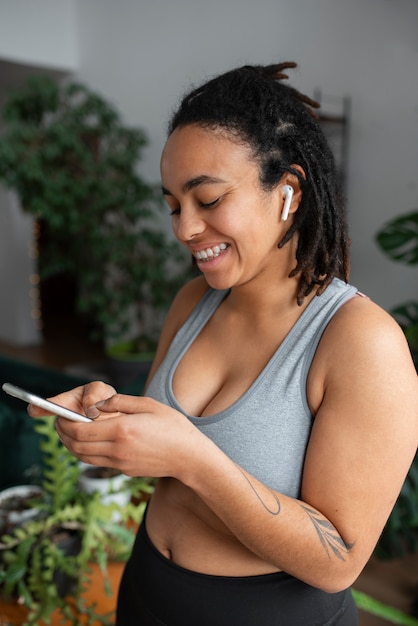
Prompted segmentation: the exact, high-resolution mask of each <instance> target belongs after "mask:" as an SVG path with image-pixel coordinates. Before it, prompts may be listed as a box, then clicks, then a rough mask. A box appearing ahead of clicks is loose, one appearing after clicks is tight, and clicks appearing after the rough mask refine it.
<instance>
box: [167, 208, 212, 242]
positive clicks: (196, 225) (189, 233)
mask: <svg viewBox="0 0 418 626" xmlns="http://www.w3.org/2000/svg"><path fill="white" fill-rule="evenodd" d="M205 228H206V223H205V221H204V219H202V216H201V215H200V214H199V212H198V211H197V210H196V209H194V208H182V209H181V212H180V215H179V216H178V218H177V219H176V220H175V221H174V225H173V230H174V234H175V236H176V237H177V239H179V240H180V241H182V242H184V243H186V242H188V241H190V240H192V239H194V238H195V237H197V236H198V235H200V234H201V233H203V232H204V231H205Z"/></svg>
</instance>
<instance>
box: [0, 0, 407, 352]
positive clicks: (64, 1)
mask: <svg viewBox="0 0 418 626" xmlns="http://www.w3.org/2000/svg"><path fill="white" fill-rule="evenodd" d="M283 60H293V61H296V62H297V63H298V68H297V69H296V70H294V71H292V72H291V74H290V82H291V83H292V84H293V85H294V86H295V87H297V88H298V89H301V90H302V91H303V92H305V93H307V94H308V95H311V96H318V97H320V99H321V101H322V104H323V111H324V113H326V112H330V113H332V114H334V113H335V115H337V116H338V117H340V116H342V119H344V124H345V125H343V126H341V125H340V126H339V127H338V128H337V130H336V131H335V132H336V133H337V134H338V133H340V137H339V138H337V142H341V141H342V142H343V147H342V148H341V145H340V147H339V148H338V150H339V149H340V148H341V150H342V157H341V158H342V166H343V168H344V177H345V194H346V201H347V208H348V214H349V222H350V228H351V237H352V275H351V282H352V283H354V284H355V285H356V286H357V287H358V288H359V289H360V290H361V291H363V292H365V293H367V294H368V295H369V296H370V297H371V298H373V299H374V300H375V301H376V302H378V303H379V304H380V305H381V306H383V307H384V308H386V309H390V308H391V307H392V306H394V305H396V304H397V303H398V302H401V301H404V300H407V299H409V298H411V297H412V296H414V295H415V294H416V292H417V275H416V270H415V269H414V268H412V267H405V266H404V265H398V264H396V263H393V262H392V261H391V260H390V259H388V258H386V257H385V256H384V255H383V254H382V252H381V251H380V250H379V249H378V248H377V246H376V243H375V241H374V237H375V234H376V232H377V231H378V230H379V229H380V228H381V227H382V225H383V224H384V223H385V222H387V221H388V220H390V219H392V218H393V217H394V216H397V215H400V214H403V213H407V212H408V211H411V210H413V209H416V208H417V206H418V189H417V173H418V3H417V2H416V0H351V1H350V2H346V1H345V0H309V2H308V1H307V0H257V2H254V1H253V0H211V2H205V3H203V2H198V1H197V0H176V1H175V2H172V1H170V0H153V1H152V2H151V1H150V0H118V1H117V2H114V1H113V0H38V1H37V2H33V1H32V0H1V2H0V104H1V103H3V102H4V101H5V100H6V99H7V97H8V95H9V93H10V90H11V89H14V88H16V87H19V86H20V85H21V84H22V83H23V82H24V81H25V80H26V78H27V77H28V76H29V75H31V74H34V73H39V72H40V71H42V72H45V71H46V72H48V73H49V74H50V75H51V76H53V77H56V78H57V79H58V80H61V79H63V78H68V77H71V78H74V79H77V80H79V81H81V82H83V83H84V84H86V85H88V86H89V87H91V88H92V89H94V90H95V91H97V92H98V93H100V94H102V95H103V97H105V98H106V99H107V100H108V101H109V102H110V103H112V104H113V105H114V106H115V107H116V108H117V109H118V111H119V112H120V114H121V116H122V117H123V120H124V121H125V122H126V124H128V125H129V126H135V127H140V128H142V129H144V131H145V132H146V134H147V136H148V146H147V148H146V150H145V153H144V155H143V159H142V160H141V162H140V163H139V165H138V167H139V168H140V171H141V175H142V176H143V177H145V179H147V180H149V181H151V182H158V181H159V157H160V153H161V150H162V147H163V144H164V141H165V128H166V123H167V120H168V117H169V114H170V111H171V109H172V108H173V107H174V106H175V105H176V103H177V102H178V99H179V98H180V96H181V95H182V93H183V92H184V91H186V90H187V89H188V88H189V87H190V86H191V85H192V84H194V83H196V84H197V83H199V82H201V81H202V80H204V79H206V78H208V77H210V76H211V75H212V74H216V73H218V72H222V71H225V70H227V69H229V68H232V67H235V66H237V65H241V64H246V63H251V64H253V63H261V64H267V63H272V62H278V61H283ZM331 132H334V131H331ZM168 221H169V220H167V228H168V227H169V225H168ZM32 235H33V223H32V218H30V217H29V216H27V215H24V214H23V213H22V211H21V210H20V208H19V201H18V199H17V198H16V196H15V195H14V193H13V192H11V191H10V190H5V189H4V188H3V189H2V190H0V293H1V294H2V296H1V307H0V340H3V339H4V340H6V341H8V342H14V343H16V344H18V345H29V344H36V343H37V342H40V341H41V340H42V337H41V333H40V331H39V328H38V326H37V322H36V320H34V319H33V318H32V317H31V311H32V309H33V302H32V300H33V289H32V286H31V285H30V283H29V281H28V276H29V275H30V274H31V273H32V272H33V271H34V263H35V266H36V259H33V258H31V238H32ZM32 256H33V255H32ZM35 270H36V267H35ZM31 290H32V291H31ZM31 298H32V300H31ZM32 312H33V311H32Z"/></svg>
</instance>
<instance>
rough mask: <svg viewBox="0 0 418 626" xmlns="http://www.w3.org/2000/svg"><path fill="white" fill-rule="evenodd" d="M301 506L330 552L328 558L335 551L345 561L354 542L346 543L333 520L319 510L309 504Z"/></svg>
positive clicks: (326, 549) (327, 551)
mask: <svg viewBox="0 0 418 626" xmlns="http://www.w3.org/2000/svg"><path fill="white" fill-rule="evenodd" d="M301 507H302V509H303V510H304V511H305V513H307V515H308V517H309V519H310V520H311V522H312V524H313V526H314V528H315V530H316V534H317V535H318V537H319V540H320V542H321V544H322V546H323V547H324V548H325V551H326V553H327V554H328V558H331V553H333V554H334V555H335V556H336V557H337V558H338V559H341V560H342V561H345V557H346V555H347V554H348V553H349V551H350V550H351V548H352V547H353V546H354V543H345V541H343V540H342V539H341V537H340V535H339V534H338V532H337V530H336V528H335V527H334V526H333V525H332V524H331V522H329V521H328V520H327V519H325V518H324V517H322V516H321V515H320V513H318V511H315V509H311V508H310V507H309V506H304V505H301Z"/></svg>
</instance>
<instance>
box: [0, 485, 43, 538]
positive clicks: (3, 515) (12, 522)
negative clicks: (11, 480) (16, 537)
mask: <svg viewBox="0 0 418 626" xmlns="http://www.w3.org/2000/svg"><path fill="white" fill-rule="evenodd" d="M41 493H42V489H41V487H38V486H37V485H16V486H15V487H9V488H8V489H3V491H1V492H0V535H3V534H6V533H8V532H10V530H12V529H13V528H15V527H16V526H20V525H21V524H23V523H25V522H28V521H29V520H31V519H34V518H35V517H37V515H39V510H38V509H37V508H36V507H34V506H33V505H32V500H33V498H35V497H37V496H40V495H41Z"/></svg>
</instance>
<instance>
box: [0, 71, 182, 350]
mask: <svg viewBox="0 0 418 626" xmlns="http://www.w3.org/2000/svg"><path fill="white" fill-rule="evenodd" d="M3 118H4V122H5V132H4V134H3V135H2V136H1V137H0V181H1V182H3V183H4V184H5V185H6V186H8V187H10V188H12V189H14V190H15V191H16V192H17V194H18V196H19V198H20V201H21V205H22V207H23V210H24V211H25V212H27V213H29V214H31V215H33V216H34V218H35V219H36V220H37V223H38V225H39V229H40V231H39V232H40V234H39V242H40V245H39V246H38V247H39V259H38V264H39V273H40V278H41V286H42V284H45V283H46V281H47V280H51V278H52V277H54V276H55V277H56V276H66V277H70V278H71V279H72V280H73V282H74V284H75V290H76V295H75V300H76V302H75V304H76V310H77V311H78V313H79V314H80V315H82V316H83V319H84V318H85V319H86V320H87V322H88V324H89V327H90V330H91V335H92V336H93V337H95V338H96V339H99V338H100V339H103V338H104V339H105V343H106V345H110V346H113V344H116V343H117V344H120V343H121V342H122V341H123V342H124V345H123V346H119V348H113V347H112V348H111V350H110V351H111V352H112V353H113V356H114V357H116V358H118V356H120V353H121V351H122V348H123V349H124V350H125V349H129V350H130V351H131V352H138V351H140V352H144V351H145V352H148V353H153V351H154V349H155V345H156V339H157V336H158V334H159V330H160V326H161V318H162V316H163V315H164V312H165V310H166V308H167V306H168V303H169V302H170V301H171V299H172V297H173V295H174V293H175V292H176V291H177V289H178V287H179V285H180V284H181V283H182V282H184V280H185V279H186V276H187V273H188V272H189V271H191V263H190V259H189V258H187V259H186V257H185V256H184V253H183V252H181V250H180V247H179V246H177V244H176V243H175V242H174V241H173V240H171V239H170V238H169V237H168V236H167V235H166V233H165V231H164V230H163V229H162V228H161V227H160V226H159V221H158V211H159V209H160V208H161V206H162V196H161V193H160V189H159V188H157V186H156V185H154V184H151V183H149V182H147V181H145V180H144V179H143V178H142V177H141V176H140V175H139V173H138V169H137V168H138V164H139V162H140V159H141V157H142V150H143V149H144V147H145V146H146V145H147V138H146V136H145V133H144V131H143V130H141V129H137V128H128V127H126V126H125V125H124V124H123V123H122V120H121V117H120V115H119V113H118V112H117V111H116V110H115V108H114V107H113V106H112V105H111V104H110V103H109V102H107V101H106V100H104V99H103V98H102V97H101V96H99V95H98V94H97V93H95V92H93V91H91V90H90V89H89V88H88V87H86V86H85V85H82V84H79V83H75V82H69V83H61V84H60V83H57V82H55V81H54V80H53V79H51V78H50V77H48V76H44V75H37V76H33V77H31V78H30V79H29V81H28V82H27V83H26V84H25V85H24V86H23V87H21V88H20V89H18V90H16V91H13V92H11V94H10V96H9V98H8V100H7V102H6V104H5V105H4V107H3Z"/></svg>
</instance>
